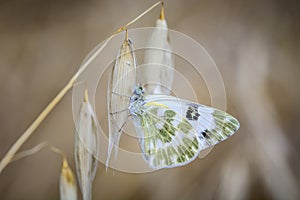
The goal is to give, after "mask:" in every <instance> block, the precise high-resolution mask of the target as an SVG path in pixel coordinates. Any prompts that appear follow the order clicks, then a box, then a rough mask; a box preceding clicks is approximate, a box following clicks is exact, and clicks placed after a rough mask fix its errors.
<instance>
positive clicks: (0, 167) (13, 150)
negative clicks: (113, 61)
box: [0, 1, 161, 174]
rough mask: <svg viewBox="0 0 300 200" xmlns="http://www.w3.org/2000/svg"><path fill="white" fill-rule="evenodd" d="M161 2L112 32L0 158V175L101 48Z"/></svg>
mask: <svg viewBox="0 0 300 200" xmlns="http://www.w3.org/2000/svg"><path fill="white" fill-rule="evenodd" d="M160 4H161V2H160V1H159V2H157V3H155V4H154V5H153V6H151V7H150V8H148V9H147V10H146V11H144V12H143V13H141V14H140V15H139V16H137V17H136V18H134V19H133V20H131V21H130V22H129V23H127V24H126V25H125V26H122V27H121V28H119V29H118V30H117V31H116V32H114V33H113V34H112V35H111V36H110V37H109V38H108V39H107V40H106V41H105V42H104V44H103V45H102V46H101V47H100V48H99V49H98V50H97V51H96V52H95V53H94V54H93V55H92V56H91V57H90V58H89V59H88V60H87V61H86V62H85V64H84V65H83V66H82V67H81V68H80V69H79V70H78V71H77V72H76V73H75V74H74V75H73V77H72V78H71V79H70V81H69V82H68V83H67V85H66V86H65V87H64V88H63V89H62V90H61V91H60V92H59V93H58V94H57V96H56V97H55V98H54V99H53V100H52V101H51V102H50V103H49V104H48V106H47V107H46V108H45V109H44V110H43V111H42V112H41V113H40V115H39V116H38V117H37V118H36V119H35V120H34V122H33V123H32V124H31V125H30V126H29V127H28V128H27V130H26V131H25V132H24V133H23V134H22V135H21V136H20V137H19V139H18V140H17V141H16V142H15V143H14V144H13V145H12V147H11V148H10V149H9V150H8V152H7V153H6V154H5V156H4V157H3V158H2V160H1V162H0V174H1V172H2V171H3V170H4V169H5V167H6V166H7V165H8V164H9V163H10V161H11V160H12V158H13V157H14V155H15V154H16V152H17V151H18V150H19V149H20V148H21V146H22V145H23V144H24V143H25V142H26V141H27V140H28V138H29V137H30V136H31V135H32V133H33V132H34V131H35V130H36V129H37V127H38V126H39V125H40V124H41V123H42V122H43V120H44V119H45V118H46V117H47V116H48V114H49V113H50V112H51V111H52V109H53V108H55V106H56V105H57V104H58V103H59V102H60V100H61V99H62V98H63V97H64V96H65V94H66V93H67V92H68V91H69V90H70V89H71V88H72V87H73V85H74V83H75V82H76V80H77V78H78V77H79V76H80V75H81V74H82V72H83V71H84V70H85V69H86V68H87V66H88V65H89V64H90V63H91V62H92V61H93V60H94V59H95V57H96V56H97V55H98V54H99V53H100V52H101V51H102V50H103V48H104V47H105V46H106V45H107V43H108V42H109V41H110V40H111V39H112V38H113V37H114V36H115V35H116V34H118V33H120V32H122V31H124V30H125V29H126V28H127V27H128V26H130V25H131V24H133V23H134V22H136V21H137V20H139V19H140V18H141V17H143V16H144V15H145V14H147V13H148V12H149V11H151V10H152V9H153V8H155V7H156V6H158V5H160Z"/></svg>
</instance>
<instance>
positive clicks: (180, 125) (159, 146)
mask: <svg viewBox="0 0 300 200" xmlns="http://www.w3.org/2000/svg"><path fill="white" fill-rule="evenodd" d="M141 109H142V110H143V111H144V113H143V114H142V115H139V119H138V120H136V123H135V125H136V126H139V128H138V131H139V132H140V133H141V134H142V135H139V137H140V143H141V148H142V151H143V153H144V157H145V159H146V160H147V161H148V163H149V165H150V166H151V167H153V168H157V169H159V168H168V167H176V166H181V165H185V164H187V163H189V162H191V161H192V160H194V159H195V158H196V156H198V155H199V152H200V151H202V150H204V149H206V148H211V147H212V146H214V145H216V144H218V143H219V142H221V141H223V140H225V139H227V138H228V137H230V136H231V135H232V134H233V133H234V132H235V131H236V130H237V129H238V128H239V122H238V121H237V120H236V119H235V118H234V117H232V116H231V115H229V114H227V113H226V112H223V111H220V110H217V109H214V108H211V107H207V106H204V105H201V104H197V103H193V102H190V101H186V100H182V99H178V98H176V97H172V96H168V95H149V96H147V97H146V100H145V104H144V105H143V106H142V108H141Z"/></svg>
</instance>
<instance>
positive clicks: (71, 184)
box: [59, 158, 77, 200]
mask: <svg viewBox="0 0 300 200" xmlns="http://www.w3.org/2000/svg"><path fill="white" fill-rule="evenodd" d="M59 193H60V200H77V186H76V180H75V176H74V174H73V172H72V170H71V168H70V167H69V164H68V161H67V159H66V158H64V159H63V163H62V167H61V174H60V180H59Z"/></svg>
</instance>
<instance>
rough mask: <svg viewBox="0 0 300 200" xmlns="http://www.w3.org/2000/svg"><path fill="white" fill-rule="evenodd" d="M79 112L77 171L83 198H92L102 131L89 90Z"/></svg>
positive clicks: (76, 141) (76, 152)
mask: <svg viewBox="0 0 300 200" xmlns="http://www.w3.org/2000/svg"><path fill="white" fill-rule="evenodd" d="M79 112H80V113H79V116H78V120H77V131H76V132H75V143H74V151H75V162H76V173H77V178H78V182H79V186H80V189H81V193H82V196H83V200H91V199H92V184H93V181H94V177H95V175H96V171H97V166H98V160H97V158H98V157H99V134H100V132H99V126H98V123H97V120H96V117H95V114H94V111H93V108H92V106H91V104H90V102H89V100H88V94H87V90H86V92H85V99H84V102H82V105H81V108H80V111H79Z"/></svg>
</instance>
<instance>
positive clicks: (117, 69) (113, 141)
mask: <svg viewBox="0 0 300 200" xmlns="http://www.w3.org/2000/svg"><path fill="white" fill-rule="evenodd" d="M136 70H137V63H136V58H135V54H134V52H133V45H132V43H131V41H130V40H129V39H128V33H127V31H126V38H125V40H124V42H123V44H122V46H121V48H120V50H119V53H118V55H117V58H116V61H115V64H114V66H113V68H112V71H111V76H110V81H109V85H108V94H107V97H108V100H107V102H108V116H109V118H108V124H109V126H108V127H109V143H108V156H107V160H106V168H107V167H108V163H109V160H110V155H111V152H112V150H113V147H114V146H115V158H116V157H117V152H118V146H119V142H120V137H121V133H122V129H123V127H124V126H125V124H126V122H127V120H128V111H127V105H128V104H129V96H130V95H131V94H132V92H133V89H134V86H135V85H136V78H137V77H136V73H135V72H136Z"/></svg>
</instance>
